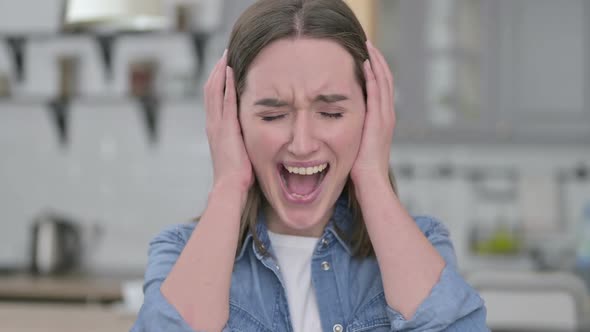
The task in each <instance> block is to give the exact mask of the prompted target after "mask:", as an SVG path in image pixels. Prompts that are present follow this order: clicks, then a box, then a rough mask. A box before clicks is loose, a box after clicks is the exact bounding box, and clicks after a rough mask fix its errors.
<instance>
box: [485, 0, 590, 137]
mask: <svg viewBox="0 0 590 332" xmlns="http://www.w3.org/2000/svg"><path fill="white" fill-rule="evenodd" d="M492 9H493V15H494V16H496V17H497V19H496V20H495V21H494V24H496V26H494V28H493V31H494V33H497V35H496V36H495V38H496V39H497V41H496V43H497V44H498V46H499V47H498V49H497V50H496V51H495V53H497V56H496V57H494V58H492V59H491V60H492V61H493V63H492V66H493V67H496V68H498V70H497V72H496V75H497V76H496V77H494V78H495V82H494V86H495V87H497V91H495V92H496V93H497V97H498V98H497V100H498V101H499V105H498V108H497V109H498V111H499V113H498V118H499V119H498V121H499V125H500V126H505V127H508V126H509V127H510V128H511V131H513V133H514V139H515V140H522V141H537V142H538V141H539V140H542V141H545V142H547V143H550V142H552V141H557V142H564V143H589V142H590V108H589V106H590V99H588V97H587V95H588V90H589V75H588V73H590V71H589V70H588V69H589V68H588V66H589V65H590V63H589V61H588V59H590V57H589V55H590V54H589V44H588V41H590V39H589V37H588V36H589V31H590V30H589V29H590V19H589V17H590V16H589V14H590V3H588V2H587V1H584V0H570V1H565V2H558V1H551V0H540V1H539V0H534V1H533V0H519V1H506V0H503V1H497V2H494V4H493V7H492Z"/></svg>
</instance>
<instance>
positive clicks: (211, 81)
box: [204, 51, 227, 118]
mask: <svg viewBox="0 0 590 332" xmlns="http://www.w3.org/2000/svg"><path fill="white" fill-rule="evenodd" d="M226 52H227V51H225V52H223V55H222V56H221V58H220V59H219V61H217V63H216V64H215V66H214V67H213V70H211V74H210V75H209V78H208V79H207V83H206V84H205V87H204V99H205V111H206V112H207V116H208V117H209V118H210V117H212V116H214V115H216V113H218V112H217V111H216V110H215V108H214V105H213V101H214V100H215V98H213V96H214V95H215V91H214V90H215V84H216V83H215V82H216V81H217V77H218V76H219V75H220V69H221V68H224V67H222V64H223V62H224V58H225V56H226Z"/></svg>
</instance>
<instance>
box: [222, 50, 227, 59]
mask: <svg viewBox="0 0 590 332" xmlns="http://www.w3.org/2000/svg"><path fill="white" fill-rule="evenodd" d="M226 55H227V48H226V49H225V50H224V51H223V55H222V56H221V57H222V58H223V57H225V56H226Z"/></svg>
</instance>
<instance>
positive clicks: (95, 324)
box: [0, 303, 135, 332]
mask: <svg viewBox="0 0 590 332" xmlns="http://www.w3.org/2000/svg"><path fill="white" fill-rule="evenodd" d="M134 321H135V315H133V314H126V313H125V312H123V311H120V310H115V309H114V308H111V307H103V306H82V305H72V304H31V303H27V304H25V303H0V330H1V331H10V332H80V331H84V332H120V331H129V330H130V329H131V326H132V325H133V322H134Z"/></svg>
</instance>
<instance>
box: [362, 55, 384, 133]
mask: <svg viewBox="0 0 590 332" xmlns="http://www.w3.org/2000/svg"><path fill="white" fill-rule="evenodd" d="M364 67H365V80H366V84H367V111H366V114H365V125H366V123H367V119H368V118H369V115H370V114H375V113H376V112H379V107H380V104H381V102H380V96H379V87H378V83H377V79H376V77H375V73H374V72H373V68H372V67H371V62H370V61H369V60H366V61H365V63H364Z"/></svg>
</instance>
